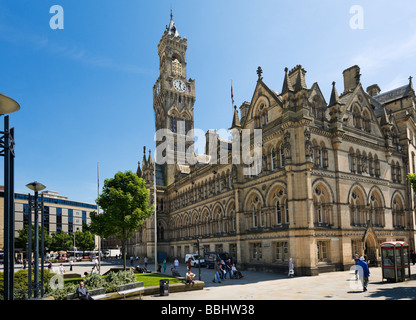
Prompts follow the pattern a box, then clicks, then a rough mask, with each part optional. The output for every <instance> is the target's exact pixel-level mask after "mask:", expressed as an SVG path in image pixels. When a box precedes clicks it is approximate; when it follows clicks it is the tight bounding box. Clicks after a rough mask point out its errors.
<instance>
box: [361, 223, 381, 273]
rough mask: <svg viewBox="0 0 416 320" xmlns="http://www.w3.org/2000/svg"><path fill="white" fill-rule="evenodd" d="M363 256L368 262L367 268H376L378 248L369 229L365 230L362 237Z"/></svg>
mask: <svg viewBox="0 0 416 320" xmlns="http://www.w3.org/2000/svg"><path fill="white" fill-rule="evenodd" d="M363 243H364V255H366V256H367V260H369V261H370V262H369V266H377V257H378V247H377V237H376V235H375V234H374V232H373V231H372V230H371V229H367V231H366V233H365V235H364V241H363Z"/></svg>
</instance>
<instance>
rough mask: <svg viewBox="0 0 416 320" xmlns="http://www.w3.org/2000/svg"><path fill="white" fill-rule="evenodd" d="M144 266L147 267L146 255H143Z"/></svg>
mask: <svg viewBox="0 0 416 320" xmlns="http://www.w3.org/2000/svg"><path fill="white" fill-rule="evenodd" d="M144 267H145V268H147V257H144Z"/></svg>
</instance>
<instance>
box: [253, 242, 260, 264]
mask: <svg viewBox="0 0 416 320" xmlns="http://www.w3.org/2000/svg"><path fill="white" fill-rule="evenodd" d="M250 251H251V259H252V260H257V261H259V260H261V258H262V253H261V242H256V243H250Z"/></svg>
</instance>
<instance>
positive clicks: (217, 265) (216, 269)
mask: <svg viewBox="0 0 416 320" xmlns="http://www.w3.org/2000/svg"><path fill="white" fill-rule="evenodd" d="M219 268H220V262H219V261H217V264H216V265H215V267H214V279H212V282H214V283H215V280H217V281H218V283H221V280H220V275H219V272H221V271H220V270H219ZM215 278H216V279H215Z"/></svg>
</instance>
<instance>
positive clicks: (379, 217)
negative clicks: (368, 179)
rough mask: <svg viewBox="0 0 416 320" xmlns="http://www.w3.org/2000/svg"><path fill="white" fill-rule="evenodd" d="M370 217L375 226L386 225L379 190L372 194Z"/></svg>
mask: <svg viewBox="0 0 416 320" xmlns="http://www.w3.org/2000/svg"><path fill="white" fill-rule="evenodd" d="M370 219H371V222H372V224H373V226H376V227H384V208H383V205H382V201H381V197H380V194H379V193H378V192H373V193H372V194H371V196H370Z"/></svg>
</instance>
